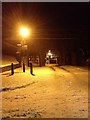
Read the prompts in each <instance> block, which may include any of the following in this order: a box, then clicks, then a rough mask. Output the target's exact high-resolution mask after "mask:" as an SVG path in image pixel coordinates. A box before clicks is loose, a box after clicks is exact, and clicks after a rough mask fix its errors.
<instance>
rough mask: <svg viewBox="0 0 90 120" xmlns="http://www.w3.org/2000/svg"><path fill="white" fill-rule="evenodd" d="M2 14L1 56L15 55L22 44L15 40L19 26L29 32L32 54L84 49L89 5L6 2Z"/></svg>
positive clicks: (86, 42) (85, 46) (86, 40)
mask: <svg viewBox="0 0 90 120" xmlns="http://www.w3.org/2000/svg"><path fill="white" fill-rule="evenodd" d="M2 11H3V14H2V15H3V21H2V23H3V28H2V29H3V30H2V32H3V53H6V51H7V52H8V53H10V52H11V51H12V53H14V52H15V51H16V44H17V43H19V42H20V41H21V38H20V37H19V36H18V26H19V25H21V24H23V25H26V26H28V27H30V29H31V31H32V32H31V35H30V37H29V38H28V40H27V42H28V45H29V46H30V48H31V49H32V50H35V51H37V50H38V49H46V50H48V49H58V50H59V48H61V47H62V46H64V47H66V46H69V47H72V46H76V48H77V47H78V48H79V47H82V48H85V49H86V48H87V44H88V3H74V2H73V3H69V2H68V3H65V2H64V3H60V2H50V3H49V2H43V3H40V2H36V3H35V2H34V3H33V2H32V3H31V2H29V3H27V2H22V3H19V2H18V3H8V2H7V3H3V10H2ZM9 51H10V52H9Z"/></svg>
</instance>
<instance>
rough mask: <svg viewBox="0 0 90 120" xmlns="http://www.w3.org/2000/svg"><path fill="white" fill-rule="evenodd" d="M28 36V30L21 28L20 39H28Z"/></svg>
mask: <svg viewBox="0 0 90 120" xmlns="http://www.w3.org/2000/svg"><path fill="white" fill-rule="evenodd" d="M29 34H30V30H29V29H27V28H24V27H22V28H21V29H20V35H21V36H22V37H28V36H29Z"/></svg>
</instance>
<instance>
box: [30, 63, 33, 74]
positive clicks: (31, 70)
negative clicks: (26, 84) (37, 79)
mask: <svg viewBox="0 0 90 120" xmlns="http://www.w3.org/2000/svg"><path fill="white" fill-rule="evenodd" d="M30 73H31V74H33V67H32V63H30Z"/></svg>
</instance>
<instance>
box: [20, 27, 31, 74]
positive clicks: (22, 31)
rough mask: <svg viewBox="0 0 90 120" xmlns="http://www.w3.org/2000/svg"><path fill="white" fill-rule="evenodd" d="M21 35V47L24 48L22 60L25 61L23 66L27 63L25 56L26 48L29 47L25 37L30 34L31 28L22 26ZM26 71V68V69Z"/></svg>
mask: <svg viewBox="0 0 90 120" xmlns="http://www.w3.org/2000/svg"><path fill="white" fill-rule="evenodd" d="M19 32H20V36H22V40H21V49H22V61H23V66H24V65H25V63H24V56H25V54H24V53H25V49H26V48H27V45H26V44H25V40H26V39H25V38H26V37H28V36H29V34H30V30H29V29H28V28H26V27H21V28H20V31H19ZM24 72H25V70H24Z"/></svg>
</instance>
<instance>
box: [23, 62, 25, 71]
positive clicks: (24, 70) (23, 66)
mask: <svg viewBox="0 0 90 120" xmlns="http://www.w3.org/2000/svg"><path fill="white" fill-rule="evenodd" d="M23 72H25V63H23Z"/></svg>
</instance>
